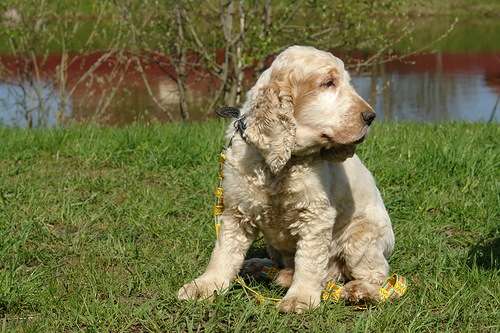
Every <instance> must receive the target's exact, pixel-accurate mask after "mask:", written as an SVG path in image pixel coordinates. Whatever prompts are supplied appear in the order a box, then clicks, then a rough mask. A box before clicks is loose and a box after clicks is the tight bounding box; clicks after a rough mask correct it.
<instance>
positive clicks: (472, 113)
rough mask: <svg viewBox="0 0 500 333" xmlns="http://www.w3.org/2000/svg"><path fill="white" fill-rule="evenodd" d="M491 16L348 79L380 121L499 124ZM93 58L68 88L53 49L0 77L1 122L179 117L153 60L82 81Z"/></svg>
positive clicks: (498, 71) (72, 75)
mask: <svg viewBox="0 0 500 333" xmlns="http://www.w3.org/2000/svg"><path fill="white" fill-rule="evenodd" d="M494 22H496V23H492V21H491V20H486V19H485V20H483V25H481V23H478V22H477V21H473V23H471V22H464V23H463V24H462V25H459V26H458V28H457V31H456V33H455V35H454V34H452V35H450V36H449V38H448V39H446V40H444V41H443V42H442V43H441V44H439V45H437V46H436V47H435V50H433V51H432V52H428V53H425V54H417V55H414V56H412V57H410V58H408V59H405V61H404V62H390V63H386V64H383V65H378V66H377V67H375V68H373V70H372V72H371V74H363V75H354V74H353V75H351V76H352V78H353V84H354V86H355V87H356V89H357V90H358V91H359V92H360V94H361V95H362V96H363V97H364V98H365V99H366V100H367V101H368V102H369V103H370V104H371V105H372V106H373V107H374V108H375V110H376V112H377V113H378V118H377V119H378V120H395V121H418V122H441V121H470V122H488V121H490V122H499V121H500V110H498V109H500V105H498V104H499V96H500V43H495V41H496V40H497V39H498V35H499V34H498V33H499V32H500V24H499V23H498V21H494ZM439 24H441V25H443V23H442V22H440V23H439ZM439 24H436V26H439ZM467 24H469V25H470V29H467V27H468V26H467ZM445 28H446V24H445V25H444V28H443V29H445ZM471 32H473V33H471ZM468 33H470V36H469V35H468ZM432 34H437V33H434V32H433V33H432ZM432 34H430V35H432ZM479 36H482V37H481V38H480V37H479ZM418 38H423V37H418V36H417V39H418ZM479 38H480V40H479ZM474 39H478V42H477V43H475V42H474ZM484 41H486V43H483V42H484ZM421 43H424V41H421ZM458 44H459V45H463V46H464V47H463V48H460V47H457V45H458ZM98 56H99V55H98V54H91V55H85V56H79V58H78V59H77V61H75V62H74V63H72V65H71V66H70V67H69V68H68V72H67V77H66V83H67V84H66V87H72V86H74V87H75V89H73V90H72V91H70V92H69V91H68V88H66V90H62V89H61V86H62V85H61V84H59V83H58V80H57V79H56V78H57V75H55V74H56V73H57V64H58V63H59V60H60V56H59V55H50V56H48V58H47V60H46V61H45V62H44V65H43V66H42V68H41V69H40V73H41V75H39V77H38V79H30V80H24V81H23V80H20V79H19V78H18V77H8V76H4V77H0V123H1V124H3V125H6V126H18V127H40V126H41V127H43V126H56V125H60V124H68V123H81V122H89V121H92V122H97V123H101V124H106V125H118V126H120V125H126V124H129V123H133V122H166V121H171V120H172V118H173V119H174V120H175V119H179V116H178V111H177V100H178V98H177V93H176V91H177V90H176V85H175V82H174V81H173V80H172V79H170V78H169V76H168V75H167V74H166V73H165V72H164V71H163V70H162V68H159V67H158V66H154V65H153V66H149V67H147V68H145V69H144V75H145V76H141V74H139V72H138V71H137V70H134V69H131V68H127V69H126V70H124V71H122V73H123V74H117V72H116V71H115V70H114V69H113V66H108V64H107V63H104V64H103V65H102V66H100V67H99V68H98V70H96V71H95V72H94V75H93V76H92V79H89V80H85V81H83V82H80V81H79V80H80V78H81V77H82V76H83V75H84V67H85V66H84V65H82V64H84V63H87V64H89V63H91V62H92V61H93V60H94V61H95V59H96V58H97V57H98ZM77 57H78V56H77ZM77 57H75V59H76V58H77ZM0 62H2V63H4V64H6V66H7V67H10V68H13V67H16V66H19V61H17V60H16V59H15V57H9V56H8V55H4V56H1V55H0ZM87 67H88V66H87ZM144 78H146V80H147V83H148V84H147V85H146V84H145V83H144ZM189 80H191V82H192V83H191V85H190V86H191V88H192V89H191V91H190V99H191V105H193V108H192V109H191V119H192V120H203V119H206V118H209V117H211V116H212V115H210V114H207V110H206V104H207V102H206V99H204V96H205V94H206V93H207V92H210V89H211V87H213V84H212V83H211V82H210V81H208V80H204V79H203V78H200V77H191V78H189ZM495 106H496V107H495Z"/></svg>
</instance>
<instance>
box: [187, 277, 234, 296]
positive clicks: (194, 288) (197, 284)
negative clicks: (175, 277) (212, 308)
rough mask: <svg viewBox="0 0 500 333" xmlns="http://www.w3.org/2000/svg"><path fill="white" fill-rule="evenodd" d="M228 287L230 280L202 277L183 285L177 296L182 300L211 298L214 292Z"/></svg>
mask: <svg viewBox="0 0 500 333" xmlns="http://www.w3.org/2000/svg"><path fill="white" fill-rule="evenodd" d="M227 287H229V282H226V281H219V280H216V279H209V278H202V277H200V278H197V279H195V280H193V281H191V282H189V283H186V284H185V285H183V286H182V288H181V289H179V292H178V293H177V298H178V299H180V300H204V299H208V300H211V299H213V296H214V293H216V292H218V293H220V292H222V291H224V290H225V289H227Z"/></svg>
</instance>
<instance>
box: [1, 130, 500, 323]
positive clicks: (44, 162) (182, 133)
mask: <svg viewBox="0 0 500 333" xmlns="http://www.w3.org/2000/svg"><path fill="white" fill-rule="evenodd" d="M223 129H224V124H223V123H222V122H206V123H201V124H193V125H182V124H171V125H165V126H153V127H141V126H135V127H128V128H123V129H110V128H91V127H90V128H89V127H81V128H78V127H76V128H68V129H54V130H19V129H0V142H2V145H0V168H1V170H2V172H1V174H0V235H1V238H0V239H1V242H0V285H1V288H0V313H1V315H2V317H3V324H2V327H3V329H4V330H5V331H36V332H40V331H46V332H61V331H77V330H86V331H95V332H103V331H113V332H115V331H133V332H140V331H162V332H173V331H180V332H186V331H209V332H220V331H240V332H263V331H264V332H265V331H276V332H282V331H294V330H296V331H313V332H314V331H320V330H321V331H325V332H330V331H338V332H346V331H347V332H353V331H354V332H361V331H363V332H365V331H368V332H381V331H384V332H391V331H393V332H402V331H403V332H414V331H430V332H442V331H473V332H478V331H480V332H496V331H498V330H499V329H500V327H499V326H498V323H499V322H500V311H499V310H498V309H499V303H498V299H499V298H500V279H499V273H500V270H499V269H500V268H499V266H498V261H495V260H493V259H495V258H498V252H494V251H496V250H495V249H496V248H497V247H495V244H497V243H498V235H499V230H498V221H499V219H500V216H499V210H498V207H499V204H500V202H499V196H498V176H499V173H498V170H499V157H500V153H499V151H498V146H499V142H498V138H499V137H500V129H499V126H498V125H496V124H489V125H486V124H485V125H479V124H477V125H474V124H439V125H421V124H420V125H418V124H391V123H388V124H387V123H386V124H376V125H375V127H374V128H373V131H372V133H371V135H370V137H369V138H368V140H367V141H366V142H365V143H363V144H362V145H361V146H360V149H359V155H360V157H361V158H362V159H363V161H365V163H366V165H367V166H368V168H369V169H370V170H371V171H372V172H373V174H374V176H375V178H376V179H377V183H378V185H379V188H380V189H381V192H382V195H383V197H384V200H385V202H386V205H387V207H388V209H389V212H390V215H391V218H392V222H393V226H394V229H395V233H396V249H395V252H394V254H393V256H392V257H391V260H390V264H391V270H392V271H394V272H397V273H399V274H402V275H404V276H405V277H406V278H407V279H408V281H409V290H408V293H407V294H406V296H405V297H404V298H403V299H401V300H400V301H398V302H396V303H394V304H383V305H380V306H378V307H373V308H370V309H368V310H366V311H356V310H355V309H354V308H352V307H350V306H347V305H345V304H323V305H322V306H321V307H320V308H319V309H318V310H317V311H314V312H311V313H307V314H304V315H301V316H299V315H284V314H279V313H278V312H277V311H276V310H275V308H274V307H273V306H272V305H271V304H264V305H258V304H257V303H256V302H255V300H254V299H252V298H249V297H247V296H246V295H245V293H244V292H243V291H242V290H241V289H240V288H238V287H233V288H231V290H229V291H228V293H227V294H226V295H224V296H221V297H218V298H217V299H216V300H215V302H214V303H212V304H209V303H204V302H201V303H190V302H188V303H185V302H179V301H177V300H176V299H175V294H176V292H177V290H178V288H179V287H180V286H181V285H182V284H183V283H185V282H187V281H189V280H190V279H192V278H193V277H195V276H196V275H197V274H199V273H201V272H202V271H203V269H204V268H205V265H206V263H207V261H208V258H209V256H210V252H211V250H212V247H213V242H214V238H215V236H214V230H213V225H212V223H213V222H212V218H211V214H210V207H211V205H212V202H213V197H212V190H213V187H214V185H215V183H216V171H217V170H216V169H217V153H218V151H219V149H220V147H221V144H222V134H223ZM495 240H496V242H497V243H495ZM255 247H257V248H260V249H262V247H263V244H262V243H257V244H255ZM495 263H496V264H495ZM252 286H253V287H255V288H257V289H258V290H259V291H260V292H262V293H264V294H267V295H274V296H278V297H282V296H283V294H284V291H283V290H281V289H279V288H277V287H274V286H269V285H264V284H261V283H254V284H252Z"/></svg>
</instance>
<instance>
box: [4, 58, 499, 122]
mask: <svg viewBox="0 0 500 333" xmlns="http://www.w3.org/2000/svg"><path fill="white" fill-rule="evenodd" d="M352 56H353V55H351V57H352ZM354 56H355V57H356V56H357V57H363V56H362V55H359V54H358V55H354ZM217 58H218V59H219V60H220V61H222V58H223V54H222V53H221V52H218V54H217ZM271 60H272V57H269V58H268V59H267V61H266V63H270V61H271ZM63 62H64V59H63V57H62V56H61V55H58V54H52V55H49V56H47V57H46V58H37V59H35V60H32V59H29V58H22V57H15V56H9V55H2V56H0V63H1V64H2V65H3V67H4V68H5V69H6V71H5V72H4V73H2V74H1V77H0V80H4V81H7V82H16V81H17V82H19V80H27V79H28V77H29V76H35V77H36V78H38V79H39V80H43V81H48V82H51V83H52V85H53V86H54V87H55V88H56V89H57V90H60V91H61V90H64V91H66V92H71V105H72V114H71V116H70V117H71V118H72V119H74V120H75V121H77V122H80V121H86V120H89V119H94V117H96V116H97V118H98V119H97V121H98V122H102V123H106V124H126V123H130V122H133V121H137V120H141V121H148V120H154V121H168V120H169V117H168V116H167V114H166V113H165V112H163V111H162V110H161V108H160V107H158V105H157V103H156V102H158V103H160V104H162V108H163V109H164V110H168V111H169V112H171V113H172V114H174V115H175V116H176V113H177V111H176V110H177V88H176V84H175V80H176V75H175V70H174V68H173V66H172V64H171V62H170V61H169V59H168V58H167V57H166V56H163V55H157V54H148V55H142V56H140V57H138V56H134V55H132V54H127V53H121V54H106V53H104V52H95V53H91V54H85V55H79V54H73V55H69V56H68V57H67V59H66V64H67V70H66V71H65V72H64V74H65V75H64V76H61V64H62V63H63ZM188 63H190V64H194V65H191V66H189V67H188V69H187V77H186V81H187V82H188V88H189V91H190V98H191V100H197V99H198V100H199V101H201V100H202V99H203V97H204V96H207V95H210V94H212V93H213V92H214V91H215V90H216V89H217V88H218V86H219V81H218V80H217V79H216V78H215V77H214V76H212V75H210V74H209V73H207V72H206V71H204V70H202V68H201V66H199V65H196V64H198V63H200V59H199V57H197V56H196V55H193V54H191V55H189V57H188ZM384 66H385V70H386V71H388V72H397V73H400V74H408V73H425V72H430V73H434V72H439V73H444V74H448V73H450V74H453V73H461V74H468V73H474V74H480V75H483V77H484V81H485V84H486V85H487V86H488V87H490V88H491V89H492V91H495V92H496V93H497V94H500V54H447V53H436V54H418V55H413V56H411V57H408V58H407V59H405V60H404V61H393V62H390V63H387V64H385V65H384ZM89 72H92V75H89ZM35 73H38V75H35ZM142 73H143V74H142ZM253 76H254V70H253V69H252V68H250V69H248V70H247V71H246V72H245V77H246V83H247V85H249V84H251V82H252V81H253ZM145 80H146V81H147V85H146V84H145ZM148 86H149V88H148ZM110 95H113V96H114V97H113V99H109V98H108V97H109V96H110ZM151 95H153V96H154V98H155V99H156V102H155V101H153V98H152V97H151ZM200 105H203V102H200ZM99 112H100V113H101V114H97V115H96V113H99ZM205 117H206V114H205V113H199V114H198V115H196V114H195V115H194V118H195V119H196V118H198V119H203V118H205Z"/></svg>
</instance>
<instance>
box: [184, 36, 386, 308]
mask: <svg viewBox="0 0 500 333" xmlns="http://www.w3.org/2000/svg"><path fill="white" fill-rule="evenodd" d="M242 114H243V115H244V117H245V120H246V125H247V128H246V130H245V131H244V133H243V134H242V135H241V136H240V135H235V136H234V139H233V141H232V145H231V147H230V148H229V149H228V150H227V154H226V155H227V159H226V163H225V165H224V175H225V178H224V180H223V187H224V191H225V192H224V201H225V202H224V204H225V211H224V213H223V215H222V216H221V220H222V229H221V234H220V237H219V239H218V240H217V242H216V244H215V248H214V250H213V253H212V256H211V259H210V263H209V264H208V267H207V269H206V271H205V273H203V274H202V275H201V276H199V277H198V278H196V279H195V280H194V281H192V282H190V283H187V284H186V285H184V286H183V287H182V288H181V289H180V290H179V293H178V297H179V299H205V298H209V297H210V296H212V295H213V293H214V292H215V291H218V292H221V291H223V290H225V289H227V288H228V287H229V285H230V283H231V281H232V280H233V278H234V277H235V276H236V275H237V274H238V272H239V271H240V269H241V268H242V266H243V265H244V259H245V254H246V252H247V250H248V248H249V247H250V245H251V243H252V241H253V240H254V239H255V237H256V236H257V235H258V234H259V232H260V233H262V235H263V236H264V239H265V242H266V244H267V250H268V253H269V256H270V257H271V259H272V260H273V261H274V262H275V263H276V264H277V265H279V267H281V268H282V269H281V270H280V272H279V274H278V275H277V277H276V278H275V282H276V283H278V284H280V285H282V286H284V287H287V288H289V289H288V292H287V293H286V295H285V296H284V298H283V299H282V300H281V302H280V303H279V304H278V309H279V310H280V311H283V312H297V313H301V312H303V311H304V310H307V309H311V308H314V307H316V306H318V304H319V303H320V300H321V298H320V297H321V291H322V289H323V287H324V285H325V283H326V282H327V281H328V280H330V279H335V280H338V281H344V282H347V284H346V285H345V288H344V290H343V295H342V297H343V298H345V299H346V300H348V301H351V302H358V301H370V300H375V301H376V300H377V299H378V297H379V294H378V289H379V287H380V286H381V284H382V283H383V282H384V280H385V279H386V277H387V275H388V269H389V266H388V263H387V258H388V256H389V255H390V253H391V251H392V249H393V246H394V234H393V231H392V227H391V222H390V219H389V215H388V214H387V211H386V209H385V206H384V203H383V201H382V198H381V196H380V193H379V191H378V189H377V187H376V185H375V181H374V179H373V177H372V175H371V174H370V172H369V171H368V170H367V169H366V167H365V166H364V165H363V163H362V162H361V161H360V159H359V158H358V157H357V156H356V155H354V150H355V146H356V144H358V143H360V142H362V141H363V139H364V138H365V136H366V134H367V131H368V127H369V126H370V124H371V122H372V121H373V119H374V118H375V113H374V112H373V110H372V108H371V107H370V106H369V105H368V104H367V103H366V102H365V101H364V100H363V98H361V97H360V96H359V95H358V94H357V93H356V91H355V90H354V88H353V87H352V86H351V84H350V77H349V74H348V73H347V71H346V70H345V69H344V64H343V62H342V61H341V60H340V59H338V58H336V57H335V56H333V55H332V54H331V53H328V52H324V51H320V50H317V49H315V48H313V47H304V46H292V47H290V48H288V49H286V50H285V51H283V52H282V53H281V54H279V55H278V56H277V58H276V59H275V60H274V62H273V63H272V65H271V67H270V68H269V69H267V70H266V71H265V72H264V73H262V75H261V76H260V78H259V79H258V81H257V83H256V84H255V86H253V88H252V89H251V90H250V91H249V92H248V94H247V100H246V102H245V104H244V105H243V108H242ZM233 131H234V129H233V125H230V126H229V129H228V131H227V137H228V138H229V137H231V135H232V134H233ZM247 262H248V261H247ZM251 264H252V265H255V264H256V261H255V260H251Z"/></svg>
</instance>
